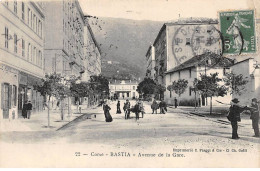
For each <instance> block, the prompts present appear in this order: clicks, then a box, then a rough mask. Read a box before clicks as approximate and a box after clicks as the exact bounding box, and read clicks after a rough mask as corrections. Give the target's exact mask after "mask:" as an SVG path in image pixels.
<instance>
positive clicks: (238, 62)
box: [233, 57, 254, 65]
mask: <svg viewBox="0 0 260 171" xmlns="http://www.w3.org/2000/svg"><path fill="white" fill-rule="evenodd" d="M249 59H254V58H252V57H249V58H247V59H244V60H242V61H239V62H237V63H235V64H233V65H236V64H239V63H242V62H245V61H247V60H249Z"/></svg>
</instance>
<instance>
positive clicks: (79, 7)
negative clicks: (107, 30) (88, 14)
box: [75, 0, 84, 23]
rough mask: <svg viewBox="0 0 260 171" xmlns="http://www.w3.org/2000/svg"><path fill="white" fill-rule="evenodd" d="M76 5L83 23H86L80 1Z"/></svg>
mask: <svg viewBox="0 0 260 171" xmlns="http://www.w3.org/2000/svg"><path fill="white" fill-rule="evenodd" d="M75 3H76V5H77V8H78V10H79V13H80V15H81V18H82V20H83V23H84V13H83V11H82V9H81V6H80V4H79V1H78V0H75Z"/></svg>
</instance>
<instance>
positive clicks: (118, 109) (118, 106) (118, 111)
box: [116, 101, 121, 114]
mask: <svg viewBox="0 0 260 171" xmlns="http://www.w3.org/2000/svg"><path fill="white" fill-rule="evenodd" d="M116 108H117V110H116V113H117V114H120V113H121V109H120V101H118V102H117V105H116Z"/></svg>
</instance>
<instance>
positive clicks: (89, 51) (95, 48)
mask: <svg viewBox="0 0 260 171" xmlns="http://www.w3.org/2000/svg"><path fill="white" fill-rule="evenodd" d="M84 57H85V59H86V60H85V66H86V70H85V71H86V72H85V73H84V76H83V77H84V79H83V80H86V81H87V80H88V79H89V77H90V76H91V75H99V74H101V49H100V47H99V45H98V43H97V41H96V39H95V36H94V34H93V32H92V29H91V27H90V25H89V23H88V16H85V26H84Z"/></svg>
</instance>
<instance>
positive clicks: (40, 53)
mask: <svg viewBox="0 0 260 171" xmlns="http://www.w3.org/2000/svg"><path fill="white" fill-rule="evenodd" d="M39 58H40V62H39V65H40V67H42V52H41V51H40V50H39Z"/></svg>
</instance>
